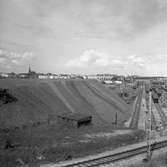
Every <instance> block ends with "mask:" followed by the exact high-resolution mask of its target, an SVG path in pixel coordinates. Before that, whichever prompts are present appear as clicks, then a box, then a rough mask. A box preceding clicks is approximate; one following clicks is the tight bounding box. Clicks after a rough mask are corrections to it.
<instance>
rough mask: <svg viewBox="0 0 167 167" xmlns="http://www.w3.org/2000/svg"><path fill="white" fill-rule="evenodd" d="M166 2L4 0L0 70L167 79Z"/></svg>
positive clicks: (0, 11) (0, 10) (0, 4)
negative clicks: (156, 76) (146, 76)
mask: <svg viewBox="0 0 167 167" xmlns="http://www.w3.org/2000/svg"><path fill="white" fill-rule="evenodd" d="M166 16H167V1H166V0H0V71H3V72H11V71H13V72H26V71H27V70H28V66H29V64H30V65H31V68H32V69H33V70H35V71H36V72H44V73H47V72H52V73H76V74H79V73H81V74H95V73H114V74H115V73H116V74H121V75H162V76H167V68H166V67H167V17H166Z"/></svg>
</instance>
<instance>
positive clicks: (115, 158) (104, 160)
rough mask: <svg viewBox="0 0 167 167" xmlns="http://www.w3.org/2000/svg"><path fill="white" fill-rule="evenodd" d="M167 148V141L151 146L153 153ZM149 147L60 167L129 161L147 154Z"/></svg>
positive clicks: (83, 166) (143, 146)
mask: <svg viewBox="0 0 167 167" xmlns="http://www.w3.org/2000/svg"><path fill="white" fill-rule="evenodd" d="M163 147H167V140H164V141H160V142H156V143H155V142H154V143H152V144H151V151H153V150H158V149H160V148H163ZM146 151H147V145H146V144H144V145H141V146H140V147H137V148H131V149H129V150H124V151H122V152H118V153H115V154H112V155H106V156H101V157H98V158H92V159H88V160H83V161H80V162H74V163H71V164H66V165H60V166H59V167H93V166H102V165H107V164H110V163H113V162H116V161H120V160H124V159H128V158H130V157H133V156H136V155H140V154H143V153H146Z"/></svg>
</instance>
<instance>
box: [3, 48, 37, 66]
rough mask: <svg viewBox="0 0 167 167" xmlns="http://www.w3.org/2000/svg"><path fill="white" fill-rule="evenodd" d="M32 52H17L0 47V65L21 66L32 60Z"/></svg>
mask: <svg viewBox="0 0 167 167" xmlns="http://www.w3.org/2000/svg"><path fill="white" fill-rule="evenodd" d="M34 57H35V56H34V54H33V53H32V52H27V51H26V52H22V53H17V52H13V51H7V50H4V49H0V65H1V66H4V67H6V68H7V67H9V66H22V65H25V64H27V63H29V62H30V61H32V60H33V58H34Z"/></svg>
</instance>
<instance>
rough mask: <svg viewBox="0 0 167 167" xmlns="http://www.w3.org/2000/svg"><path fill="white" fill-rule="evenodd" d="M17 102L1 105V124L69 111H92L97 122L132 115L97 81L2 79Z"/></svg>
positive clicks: (1, 84) (2, 85)
mask: <svg viewBox="0 0 167 167" xmlns="http://www.w3.org/2000/svg"><path fill="white" fill-rule="evenodd" d="M0 88H8V89H9V90H10V92H11V94H12V95H13V96H15V97H16V98H17V101H16V102H12V103H8V104H4V105H1V106H0V122H1V127H13V126H22V125H25V124H29V123H32V122H37V121H39V122H43V121H46V120H47V119H48V118H49V117H50V116H51V117H52V119H54V118H55V119H56V115H58V114H61V113H69V112H80V113H89V114H91V115H92V116H93V124H94V125H100V124H102V125H104V124H112V123H113V122H114V121H115V115H116V112H117V115H118V121H119V122H120V123H122V122H124V121H125V120H127V119H128V117H129V116H130V113H129V111H130V110H129V106H128V105H127V104H126V103H125V102H124V101H123V100H122V99H120V98H119V97H118V96H117V95H116V93H115V92H113V91H112V90H111V89H108V88H106V87H104V85H102V84H101V83H99V82H97V81H93V80H9V79H6V80H0Z"/></svg>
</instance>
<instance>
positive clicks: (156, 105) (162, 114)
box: [154, 103, 167, 127]
mask: <svg viewBox="0 0 167 167" xmlns="http://www.w3.org/2000/svg"><path fill="white" fill-rule="evenodd" d="M154 104H155V107H156V109H157V110H158V112H159V115H160V117H161V120H162V124H163V126H164V127H166V126H167V117H166V115H165V113H164V112H163V110H162V108H161V107H160V105H159V104H158V103H154Z"/></svg>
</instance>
